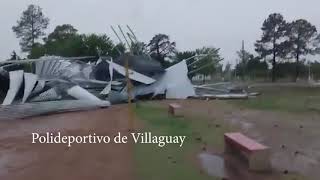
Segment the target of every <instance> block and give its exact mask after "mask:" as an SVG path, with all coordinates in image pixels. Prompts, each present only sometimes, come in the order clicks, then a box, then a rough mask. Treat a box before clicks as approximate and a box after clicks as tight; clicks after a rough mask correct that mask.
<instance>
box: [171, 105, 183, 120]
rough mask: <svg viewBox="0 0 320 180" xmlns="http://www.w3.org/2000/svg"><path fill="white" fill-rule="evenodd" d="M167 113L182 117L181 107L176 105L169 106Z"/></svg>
mask: <svg viewBox="0 0 320 180" xmlns="http://www.w3.org/2000/svg"><path fill="white" fill-rule="evenodd" d="M168 113H169V114H170V115H172V116H176V117H179V116H180V117H181V116H183V110H182V106H181V105H179V104H176V103H172V104H169V109H168Z"/></svg>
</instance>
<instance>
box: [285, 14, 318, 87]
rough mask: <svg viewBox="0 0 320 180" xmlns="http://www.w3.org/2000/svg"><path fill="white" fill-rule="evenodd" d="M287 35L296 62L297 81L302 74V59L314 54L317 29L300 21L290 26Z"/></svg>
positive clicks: (308, 23)
mask: <svg viewBox="0 0 320 180" xmlns="http://www.w3.org/2000/svg"><path fill="white" fill-rule="evenodd" d="M287 35H288V37H289V40H290V45H291V54H292V56H293V57H294V58H295V60H296V70H295V78H294V80H295V81H297V79H298V77H299V73H300V68H299V67H300V57H301V56H303V55H308V54H312V53H313V52H314V51H315V49H316V47H315V46H314V45H315V44H314V43H313V40H314V39H315V38H316V36H317V28H316V27H315V26H314V25H312V24H311V23H310V22H308V21H307V20H304V19H298V20H295V21H293V22H291V23H290V24H289V25H288V31H287Z"/></svg>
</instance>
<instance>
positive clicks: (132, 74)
mask: <svg viewBox="0 0 320 180" xmlns="http://www.w3.org/2000/svg"><path fill="white" fill-rule="evenodd" d="M107 62H108V63H109V64H112V66H113V68H114V70H116V71H117V72H118V73H120V74H121V75H123V76H126V68H125V67H123V66H121V65H119V64H116V63H114V62H110V61H107ZM129 78H130V79H132V80H135V81H138V82H141V83H143V84H152V83H154V82H155V81H156V80H155V79H153V78H150V77H148V76H146V75H143V74H141V73H138V72H136V71H133V70H131V69H129Z"/></svg>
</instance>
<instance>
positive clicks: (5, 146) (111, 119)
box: [0, 100, 320, 180]
mask: <svg viewBox="0 0 320 180" xmlns="http://www.w3.org/2000/svg"><path fill="white" fill-rule="evenodd" d="M170 102H172V101H160V104H162V105H167V104H168V103H170ZM174 102H179V103H181V104H182V105H183V107H184V108H185V112H186V113H187V115H190V116H198V117H206V118H210V119H212V120H213V121H214V120H215V119H222V120H223V121H225V122H226V124H228V125H230V126H232V127H234V128H235V129H238V130H239V131H241V132H243V133H244V134H246V135H248V136H249V137H252V138H254V139H256V140H258V141H259V142H261V143H263V144H266V145H268V146H270V147H271V149H272V157H271V162H272V167H273V168H274V170H275V171H277V172H280V173H282V172H284V171H288V173H299V174H302V175H305V176H306V177H309V178H310V179H318V178H317V177H320V171H319V169H320V141H319V139H318V137H320V131H319V129H320V121H319V120H320V115H319V113H308V114H294V113H284V112H273V111H260V110H249V109H242V108H238V107H236V106H233V105H230V104H228V103H227V102H226V101H217V100H215V101H204V100H185V101H174ZM127 115H128V112H127V109H126V106H125V105H120V106H112V107H111V108H108V109H101V110H95V111H86V112H74V113H65V114H56V115H51V116H42V117H35V118H31V119H25V120H14V121H1V122H0V179H9V180H43V179H48V180H50V179H52V180H56V179H59V180H81V179H84V180H87V179H94V180H108V179H110V180H114V179H119V180H120V179H121V180H127V179H134V178H133V177H134V172H133V169H134V168H133V166H134V164H133V160H132V159H133V157H132V153H133V147H132V146H131V145H130V144H122V145H115V144H113V143H112V144H107V145H106V144H73V145H72V147H71V148H68V147H67V145H66V144H32V143H31V142H32V135H31V133H34V132H36V133H46V132H61V133H62V134H63V135H75V136H78V135H88V134H92V133H96V134H98V135H110V136H113V135H114V134H116V133H117V132H119V131H120V132H122V133H128V117H127ZM199 119H201V118H199ZM233 168H235V167H233ZM233 171H235V172H238V173H240V174H241V175H242V176H244V177H245V178H242V179H247V178H246V176H247V174H246V173H244V174H243V173H242V170H240V171H239V170H237V169H234V170H233ZM249 179H250V178H249Z"/></svg>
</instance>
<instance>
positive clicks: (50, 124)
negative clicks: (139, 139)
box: [0, 106, 133, 180]
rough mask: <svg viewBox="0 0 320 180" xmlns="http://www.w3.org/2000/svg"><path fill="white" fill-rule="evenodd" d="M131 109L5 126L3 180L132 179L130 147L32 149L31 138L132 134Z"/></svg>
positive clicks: (0, 151)
mask: <svg viewBox="0 0 320 180" xmlns="http://www.w3.org/2000/svg"><path fill="white" fill-rule="evenodd" d="M126 111H127V110H126V106H113V107H111V108H108V109H101V110H94V111H90V112H74V113H65V114H57V115H52V116H43V117H36V118H31V119H25V120H15V121H7V122H5V121H2V122H0V179H4V180H44V179H46V180H50V179H52V180H57V179H59V180H81V179H83V180H88V179H94V180H114V179H123V180H126V179H131V177H132V173H133V172H132V168H131V167H132V155H131V153H132V147H131V146H130V145H129V144H122V145H115V144H108V145H106V144H74V145H72V147H71V148H69V147H67V145H66V144H32V135H31V133H34V132H36V133H46V132H58V131H59V132H61V133H62V134H63V135H75V136H78V135H89V134H92V133H96V134H98V135H109V136H113V135H114V134H116V133H117V132H122V133H127V132H128V122H127V121H126V120H127V119H128V118H127V117H126V116H127V114H128V113H127V112H126Z"/></svg>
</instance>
